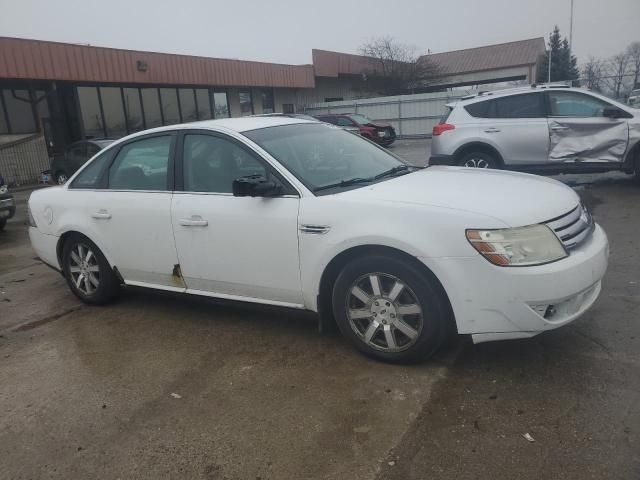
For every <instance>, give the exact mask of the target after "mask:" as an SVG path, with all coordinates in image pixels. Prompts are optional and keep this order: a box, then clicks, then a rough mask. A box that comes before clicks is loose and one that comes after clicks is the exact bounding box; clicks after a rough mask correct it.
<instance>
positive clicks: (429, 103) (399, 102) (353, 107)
mask: <svg viewBox="0 0 640 480" xmlns="http://www.w3.org/2000/svg"><path fill="white" fill-rule="evenodd" d="M464 94H465V92H460V93H458V92H456V94H451V93H419V94H416V95H400V96H394V97H378V98H366V99H360V100H348V101H341V102H325V103H317V104H312V105H307V106H305V107H304V111H305V113H307V114H309V115H322V114H329V113H359V114H362V115H364V116H366V117H368V118H370V119H371V120H377V121H385V122H389V123H390V124H391V125H393V127H394V128H395V130H396V134H397V135H398V136H399V137H414V136H419V137H427V136H430V135H431V130H432V129H433V126H434V125H436V124H437V123H438V122H439V120H440V118H441V117H442V115H443V114H444V113H445V110H446V109H445V105H446V104H447V103H449V102H452V101H454V100H456V99H457V98H460V97H461V96H462V95H464Z"/></svg>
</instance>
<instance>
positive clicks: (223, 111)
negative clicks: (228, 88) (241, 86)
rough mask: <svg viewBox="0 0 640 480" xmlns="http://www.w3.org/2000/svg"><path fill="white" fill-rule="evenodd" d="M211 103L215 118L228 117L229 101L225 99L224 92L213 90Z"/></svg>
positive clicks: (225, 94)
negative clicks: (213, 107) (214, 110)
mask: <svg viewBox="0 0 640 480" xmlns="http://www.w3.org/2000/svg"><path fill="white" fill-rule="evenodd" d="M213 103H214V105H215V109H216V112H215V113H216V118H229V117H230V115H229V102H228V101H227V93H226V92H215V93H214V94H213Z"/></svg>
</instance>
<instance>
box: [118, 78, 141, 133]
mask: <svg viewBox="0 0 640 480" xmlns="http://www.w3.org/2000/svg"><path fill="white" fill-rule="evenodd" d="M122 95H123V99H124V110H125V115H126V116H127V125H128V127H129V133H133V132H138V131H140V130H144V124H143V122H142V109H141V108H140V94H139V93H138V89H137V88H123V89H122Z"/></svg>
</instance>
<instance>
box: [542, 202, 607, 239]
mask: <svg viewBox="0 0 640 480" xmlns="http://www.w3.org/2000/svg"><path fill="white" fill-rule="evenodd" d="M545 224H546V225H547V226H548V227H549V228H551V230H553V231H554V233H555V234H556V235H557V236H558V238H559V239H560V241H561V242H562V244H563V245H564V246H565V248H566V249H571V248H575V247H577V246H578V245H580V244H581V243H582V242H584V241H585V240H586V239H588V238H589V237H590V236H591V233H592V232H593V229H594V227H595V223H594V222H593V217H592V216H591V214H590V213H589V211H588V210H587V209H586V207H585V206H584V205H582V204H579V205H578V206H577V207H575V208H574V209H573V210H571V211H570V212H568V213H565V214H564V215H561V216H559V217H556V218H554V219H551V220H549V221H548V222H545Z"/></svg>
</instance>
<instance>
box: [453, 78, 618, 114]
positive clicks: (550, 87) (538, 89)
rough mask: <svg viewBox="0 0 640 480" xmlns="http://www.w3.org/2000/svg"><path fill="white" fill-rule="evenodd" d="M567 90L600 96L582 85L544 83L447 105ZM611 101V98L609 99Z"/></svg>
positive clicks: (472, 96) (478, 95) (461, 105)
mask: <svg viewBox="0 0 640 480" xmlns="http://www.w3.org/2000/svg"><path fill="white" fill-rule="evenodd" d="M557 90H560V91H565V92H584V93H587V94H590V95H593V96H596V97H600V95H598V94H597V93H596V92H593V91H592V90H589V89H586V88H580V87H571V86H569V85H566V84H543V85H536V84H535V83H534V84H533V85H525V86H522V87H514V88H505V89H502V90H491V91H486V92H482V91H480V92H478V93H476V94H472V95H467V96H465V97H461V98H460V99H459V100H457V101H454V102H451V103H448V104H447V107H450V108H453V107H456V106H458V107H463V106H465V105H471V104H472V103H477V102H483V101H485V100H490V99H492V98H499V97H508V96H510V95H519V94H524V93H542V92H547V91H557ZM609 101H611V100H609Z"/></svg>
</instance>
